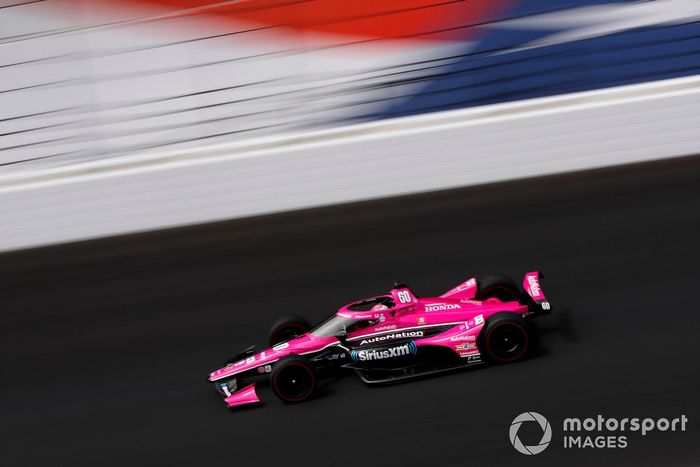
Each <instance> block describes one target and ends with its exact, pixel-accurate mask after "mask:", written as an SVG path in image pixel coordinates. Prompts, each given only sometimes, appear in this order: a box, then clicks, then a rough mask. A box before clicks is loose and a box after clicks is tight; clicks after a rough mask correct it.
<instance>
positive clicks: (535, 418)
mask: <svg viewBox="0 0 700 467" xmlns="http://www.w3.org/2000/svg"><path fill="white" fill-rule="evenodd" d="M523 422H537V423H538V424H539V425H540V428H542V439H541V440H540V442H539V443H538V444H535V445H533V446H525V445H524V444H523V442H522V441H520V438H518V430H520V425H522V424H523ZM509 434H510V442H511V444H513V447H514V448H515V449H516V450H517V451H518V452H519V453H522V454H526V455H528V456H531V455H533V454H539V453H541V452H542V451H544V450H545V449H547V446H549V442H550V441H552V426H551V425H550V424H549V422H548V421H547V419H546V418H544V417H543V416H542V415H540V414H538V413H537V412H525V413H521V414H520V415H518V416H517V417H515V419H514V420H513V423H511V424H510V432H509Z"/></svg>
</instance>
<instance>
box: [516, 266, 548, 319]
mask: <svg viewBox="0 0 700 467" xmlns="http://www.w3.org/2000/svg"><path fill="white" fill-rule="evenodd" d="M543 277H544V276H543V275H542V273H541V272H539V271H532V272H528V273H525V277H524V278H523V290H524V291H525V293H527V296H528V297H529V298H530V302H531V303H530V305H531V309H532V311H533V312H545V313H547V312H549V311H550V310H551V306H550V304H549V301H548V300H547V297H545V295H544V291H543V290H542V286H541V285H540V279H542V278H543Z"/></svg>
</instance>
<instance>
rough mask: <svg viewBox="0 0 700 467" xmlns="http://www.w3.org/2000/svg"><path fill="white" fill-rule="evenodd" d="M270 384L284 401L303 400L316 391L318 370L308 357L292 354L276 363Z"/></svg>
mask: <svg viewBox="0 0 700 467" xmlns="http://www.w3.org/2000/svg"><path fill="white" fill-rule="evenodd" d="M270 386H272V390H273V391H274V393H275V395H276V396H277V397H279V398H280V399H282V400H283V401H284V402H287V403H295V402H302V401H305V400H307V399H308V398H310V397H311V396H313V394H314V392H315V391H316V371H315V370H314V368H313V367H312V366H311V363H309V361H308V360H307V359H306V358H304V357H301V356H299V355H290V356H288V357H285V358H283V359H282V360H280V361H279V362H278V363H277V365H275V368H274V369H273V370H272V375H270Z"/></svg>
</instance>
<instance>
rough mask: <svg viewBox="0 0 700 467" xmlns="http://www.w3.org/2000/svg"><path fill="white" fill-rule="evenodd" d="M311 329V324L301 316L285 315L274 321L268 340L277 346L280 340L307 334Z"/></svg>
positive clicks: (271, 344)
mask: <svg viewBox="0 0 700 467" xmlns="http://www.w3.org/2000/svg"><path fill="white" fill-rule="evenodd" d="M309 329H311V325H310V324H309V322H308V321H306V320H305V319H304V318H302V317H301V316H297V315H292V316H285V317H283V318H280V319H278V320H276V321H275V322H274V323H272V328H271V329H270V334H269V335H268V342H269V343H270V346H271V347H272V346H275V345H277V344H279V343H280V342H284V341H288V340H290V339H293V338H295V337H298V336H301V335H303V334H306V333H307V332H309Z"/></svg>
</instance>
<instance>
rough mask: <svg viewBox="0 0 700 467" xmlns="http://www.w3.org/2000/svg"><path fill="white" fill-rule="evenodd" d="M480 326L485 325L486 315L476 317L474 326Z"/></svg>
mask: <svg viewBox="0 0 700 467" xmlns="http://www.w3.org/2000/svg"><path fill="white" fill-rule="evenodd" d="M480 324H484V315H476V316H475V317H474V325H475V326H478V325H480Z"/></svg>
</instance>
